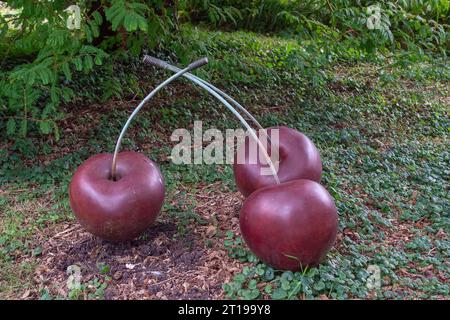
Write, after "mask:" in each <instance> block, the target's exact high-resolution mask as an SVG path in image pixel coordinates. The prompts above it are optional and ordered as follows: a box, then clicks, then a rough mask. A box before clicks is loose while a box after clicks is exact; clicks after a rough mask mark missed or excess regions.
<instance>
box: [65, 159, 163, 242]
mask: <svg viewBox="0 0 450 320" xmlns="http://www.w3.org/2000/svg"><path fill="white" fill-rule="evenodd" d="M111 162H112V154H109V153H103V154H98V155H95V156H92V157H90V158H89V159H87V160H86V161H85V162H83V163H82V164H81V165H80V167H79V168H78V169H77V171H76V172H75V174H74V176H73V178H72V181H71V183H70V187H69V194H70V205H71V207H72V210H73V212H74V213H75V216H76V217H77V219H78V221H79V222H80V224H81V225H82V226H83V227H84V228H85V229H86V230H87V231H88V232H90V233H92V234H94V235H96V236H98V237H100V238H103V239H106V240H111V241H122V240H129V239H133V238H135V237H137V236H138V235H139V234H140V233H141V232H143V231H144V230H145V229H147V228H148V227H149V226H150V225H151V224H152V223H153V222H154V221H155V219H156V216H157V215H158V213H159V212H160V210H161V207H162V205H163V202H164V181H163V177H162V175H161V172H160V171H159V169H158V167H157V165H156V164H155V163H154V162H153V161H151V160H150V159H148V158H147V157H145V156H144V155H142V154H140V153H137V152H121V153H119V156H118V165H117V179H116V181H114V180H113V179H111V176H110V175H111Z"/></svg>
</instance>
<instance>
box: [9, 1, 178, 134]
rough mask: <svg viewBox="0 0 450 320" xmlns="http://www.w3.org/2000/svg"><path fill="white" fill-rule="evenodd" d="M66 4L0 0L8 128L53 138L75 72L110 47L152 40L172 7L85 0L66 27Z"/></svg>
mask: <svg viewBox="0 0 450 320" xmlns="http://www.w3.org/2000/svg"><path fill="white" fill-rule="evenodd" d="M66 7H67V2H66V1H51V2H48V1H39V2H36V1H31V0H17V1H9V2H8V7H3V8H0V10H1V16H0V68H1V69H2V70H3V72H2V73H1V74H0V119H1V121H0V130H4V129H6V131H7V133H8V134H9V135H16V134H20V135H21V136H25V135H26V134H27V132H28V131H29V129H30V127H33V128H38V129H39V131H40V132H41V133H42V134H50V133H53V134H54V135H55V136H56V138H58V135H59V134H58V127H57V125H56V122H55V120H58V119H59V118H61V114H60V110H59V109H58V106H59V105H60V104H61V103H64V102H69V101H71V100H72V99H73V98H74V96H75V95H78V94H79V93H77V92H75V91H74V90H73V88H71V84H72V83H73V81H74V78H76V77H77V76H78V74H89V73H92V71H93V70H98V69H99V68H100V66H102V65H105V61H106V62H107V63H106V64H107V65H108V64H109V65H110V64H111V61H112V60H111V58H112V56H111V53H113V52H114V53H115V52H118V51H123V50H130V51H131V52H134V53H139V52H140V51H141V49H142V47H143V45H144V44H145V45H146V46H155V45H157V44H158V43H159V42H160V41H161V39H163V38H164V37H165V36H167V34H168V33H169V31H170V30H171V28H173V27H174V23H173V19H172V16H171V11H172V10H173V8H172V7H170V6H168V7H165V6H164V4H162V3H161V1H156V0H147V1H144V0H135V1H133V2H129V1H124V0H110V1H86V2H84V6H83V7H81V8H80V9H81V10H80V11H81V12H80V15H81V19H80V26H79V29H78V28H75V29H72V28H68V19H69V18H70V17H71V13H70V12H68V11H67V10H66ZM102 68H103V69H104V70H112V68H108V67H106V68H105V67H102ZM109 78H110V79H112V78H113V74H110V77H109ZM110 84H111V81H106V82H105V83H104V85H105V86H107V85H110ZM104 89H105V90H107V89H108V88H104Z"/></svg>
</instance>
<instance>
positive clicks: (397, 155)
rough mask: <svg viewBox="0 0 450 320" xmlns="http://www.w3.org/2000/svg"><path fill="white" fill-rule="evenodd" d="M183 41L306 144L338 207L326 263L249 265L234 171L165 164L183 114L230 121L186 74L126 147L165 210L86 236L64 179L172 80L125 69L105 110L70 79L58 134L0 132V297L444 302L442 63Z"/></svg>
mask: <svg viewBox="0 0 450 320" xmlns="http://www.w3.org/2000/svg"><path fill="white" fill-rule="evenodd" d="M184 32H185V35H184V39H185V41H186V43H189V42H190V40H192V39H195V40H196V41H192V42H193V43H194V42H195V43H202V46H201V47H198V48H195V49H196V51H193V53H192V57H194V56H195V57H200V56H202V55H208V57H209V59H210V63H209V65H208V66H207V67H205V68H204V69H201V70H198V71H196V72H195V73H196V74H198V75H200V76H202V77H205V78H207V79H209V80H210V81H212V82H213V83H214V84H217V86H219V87H220V88H221V89H223V90H224V91H225V92H227V93H229V94H231V95H232V96H233V97H235V98H236V100H238V101H239V102H241V103H242V104H243V105H244V106H246V107H248V109H249V110H250V111H251V112H252V113H253V114H254V115H255V116H256V117H257V119H258V120H260V122H261V124H262V125H263V126H265V127H269V126H273V125H286V126H289V127H291V128H295V129H297V130H299V131H301V132H303V133H305V134H306V135H307V136H309V137H310V138H311V139H312V141H314V143H315V144H316V146H317V147H318V149H319V151H320V153H321V157H322V161H323V168H324V173H323V177H322V183H323V185H324V186H325V187H326V188H327V189H328V190H329V191H330V193H331V194H332V196H333V197H334V199H335V202H336V205H337V207H338V212H339V232H338V238H337V241H336V243H335V245H334V247H333V249H332V250H331V251H330V252H329V253H328V256H327V259H326V260H325V261H324V262H323V263H322V264H321V265H320V266H319V267H317V268H311V269H306V270H303V271H302V272H296V273H292V272H283V271H278V270H273V269H272V268H271V267H269V266H267V265H265V264H264V263H262V262H260V261H258V259H257V258H256V257H255V256H254V255H252V254H251V253H250V252H249V251H248V248H247V247H246V245H245V243H244V242H243V241H242V238H241V236H240V231H239V219H238V216H239V210H240V207H241V205H242V201H243V197H242V196H241V195H240V194H239V192H238V191H237V189H236V186H235V183H234V178H233V172H232V168H231V167H230V166H228V165H196V166H187V165H186V166H183V165H175V164H173V163H172V162H171V161H170V159H169V155H170V150H171V148H172V146H173V145H174V144H175V143H173V142H171V141H170V139H169V138H170V134H171V132H172V131H173V130H175V129H177V128H192V125H193V123H194V120H202V121H203V122H204V123H203V127H204V128H203V130H206V129H207V128H212V127H216V128H218V129H225V128H238V127H239V123H238V122H237V121H236V120H235V119H234V118H233V117H232V115H231V114H229V113H228V112H227V111H226V110H225V109H224V107H223V106H222V105H220V104H219V103H218V102H217V101H214V100H212V99H211V98H210V97H208V96H207V95H206V94H205V93H204V92H202V91H200V89H198V88H195V87H193V85H192V84H191V83H188V82H187V81H185V80H179V81H177V82H176V83H174V84H173V85H171V86H170V87H169V88H167V89H165V90H163V91H162V92H161V93H159V94H158V96H157V97H156V98H155V100H152V101H151V103H149V104H148V105H147V106H146V107H145V108H144V109H143V110H142V112H141V114H140V115H139V116H138V117H137V118H136V121H135V123H134V124H133V125H132V126H131V128H130V130H129V132H128V134H127V136H126V139H125V140H124V143H123V149H127V150H135V151H139V152H142V153H144V154H145V155H147V156H148V157H150V158H151V159H153V160H154V161H156V162H157V163H158V164H159V165H160V167H161V170H162V172H163V175H164V178H165V182H166V201H165V204H164V207H163V210H162V212H161V214H160V216H159V218H158V219H157V222H156V223H155V225H154V226H152V227H151V228H150V229H149V230H148V231H147V232H145V233H144V234H143V235H142V236H141V237H140V238H139V239H136V240H133V241H129V242H125V243H121V244H113V243H109V242H106V241H102V240H100V239H98V238H95V237H93V236H92V235H90V234H88V233H87V232H85V231H84V230H83V229H82V228H81V226H80V225H79V224H78V223H77V221H76V219H75V217H74V216H73V214H72V212H71V209H70V206H69V198H68V184H69V182H70V179H71V177H72V175H73V173H74V172H75V170H76V168H77V166H78V165H80V164H81V163H82V162H83V161H84V160H85V159H87V158H88V157H89V156H91V155H93V154H96V153H100V152H112V151H113V148H114V143H115V140H116V137H117V136H118V134H119V131H120V128H121V126H122V125H123V123H124V121H125V120H126V118H127V117H128V115H129V114H130V112H131V110H132V109H133V108H134V107H135V106H136V105H137V103H139V101H140V99H141V98H142V97H143V95H144V93H146V92H149V91H150V90H151V89H152V88H154V87H155V86H156V85H157V84H158V83H159V82H161V81H162V80H163V79H164V78H165V77H167V76H168V75H169V74H168V73H165V72H161V71H158V70H156V69H153V68H152V67H149V66H144V65H141V63H140V62H139V60H137V61H127V62H126V63H120V64H119V63H118V65H117V70H116V71H117V73H116V74H117V79H116V82H113V83H112V85H111V90H112V92H113V94H110V95H108V96H112V97H110V98H105V100H106V101H105V102H104V103H99V102H96V103H91V102H90V101H91V100H90V99H89V97H92V96H96V95H97V96H99V95H102V94H104V92H101V91H100V90H98V89H96V88H97V87H96V82H95V81H101V80H102V79H101V75H100V78H92V77H85V78H81V79H79V81H78V82H76V83H75V84H73V89H74V90H75V92H76V95H77V99H76V101H74V102H72V103H70V104H68V105H66V106H65V114H64V117H63V118H62V119H61V120H60V121H59V123H58V124H59V128H60V132H59V134H58V135H59V139H56V138H54V137H53V138H48V137H45V136H41V135H36V136H33V135H32V136H31V137H28V138H26V139H22V138H14V139H13V138H11V137H6V135H3V133H2V136H1V137H2V138H1V142H0V231H1V233H0V298H4V299H5V298H6V299H14V298H23V299H130V298H136V299H174V298H176V299H178V298H186V299H196V298H197V299H198V298H203V299H219V298H231V299H236V298H243V299H256V298H259V299H261V298H263V299H313V298H314V299H348V298H357V299H423V298H431V299H448V297H449V294H450V292H449V280H448V279H449V272H450V263H449V250H450V243H449V238H448V232H449V227H450V220H449V216H448V213H449V203H448V199H449V189H448V187H449V178H448V177H449V160H450V157H449V146H450V141H449V140H448V128H449V120H448V112H449V105H450V95H449V92H450V82H449V80H450V69H449V68H448V65H447V62H446V61H445V59H426V58H425V57H424V58H423V59H421V60H418V61H417V60H416V61H415V60H414V59H409V60H408V57H406V58H405V56H404V55H403V56H399V55H392V56H390V57H380V58H379V59H375V60H373V61H367V60H364V59H360V58H358V57H356V54H353V53H352V51H351V50H349V51H348V54H347V57H342V56H341V57H339V58H336V59H334V58H329V57H328V55H327V53H323V50H322V51H320V50H318V51H317V52H316V54H314V53H311V52H313V51H311V50H310V48H311V47H314V46H317V47H318V48H319V47H320V46H321V45H323V44H315V43H314V42H307V43H303V42H300V41H296V40H295V39H294V38H290V37H277V36H263V35H257V34H253V33H244V32H230V33H227V32H213V31H207V30H203V29H194V28H191V27H186V30H185V31H184ZM199 39H200V40H202V41H198V40H199ZM171 49H172V50H173V51H174V52H176V51H177V50H182V49H183V48H178V47H173V48H171ZM406 55H407V53H406ZM186 59H187V58H186ZM186 62H188V61H181V62H180V61H179V62H178V64H179V65H181V64H183V63H186ZM74 266H76V267H74ZM77 267H78V268H79V270H80V272H81V281H82V286H81V288H78V289H72V290H71V289H69V288H68V286H67V281H68V280H70V277H71V276H72V275H73V274H72V271H71V270H75V269H76V268H77ZM74 268H75V269H74ZM378 275H379V281H378V278H377V276H378Z"/></svg>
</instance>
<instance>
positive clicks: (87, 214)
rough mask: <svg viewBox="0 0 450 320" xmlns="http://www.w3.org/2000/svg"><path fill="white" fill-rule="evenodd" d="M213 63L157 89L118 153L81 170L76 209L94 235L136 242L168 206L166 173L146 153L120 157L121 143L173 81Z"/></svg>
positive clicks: (73, 192)
mask: <svg viewBox="0 0 450 320" xmlns="http://www.w3.org/2000/svg"><path fill="white" fill-rule="evenodd" d="M207 62H208V60H207V59H206V58H203V59H200V60H198V61H195V62H193V63H191V64H190V65H189V66H187V67H186V68H184V69H183V70H180V71H179V72H177V73H176V74H174V75H173V76H171V77H170V78H168V79H167V80H166V81H164V82H163V83H161V84H160V85H159V86H157V87H156V88H155V89H154V90H153V91H152V92H151V93H150V94H149V95H147V96H146V97H145V98H144V100H143V101H142V102H141V103H140V104H139V105H138V106H137V107H136V109H135V110H134V111H133V113H132V114H131V115H130V117H129V118H128V120H127V122H126V124H125V125H124V127H123V128H122V131H121V132H120V136H119V138H118V139H117V143H116V147H115V150H114V154H110V153H104V154H98V155H95V156H92V157H90V158H89V159H88V160H86V161H85V162H83V163H82V164H81V165H80V167H79V168H78V169H77V171H76V172H75V174H74V176H73V178H72V181H71V183H70V186H69V196H70V205H71V207H72V210H73V212H74V213H75V216H76V217H77V219H78V221H79V222H80V224H81V225H82V226H83V227H84V228H85V229H86V230H87V231H88V232H90V233H92V234H94V235H96V236H98V237H100V238H103V239H106V240H110V241H123V240H130V239H133V238H135V237H137V236H138V235H139V234H140V233H141V232H143V231H144V230H145V229H147V228H148V227H149V226H150V225H151V224H152V223H153V222H154V221H155V219H156V217H157V215H158V213H159V211H160V210H161V207H162V205H163V202H164V181H163V177H162V175H161V172H160V171H159V169H158V166H157V165H156V164H155V163H154V162H153V161H151V160H150V159H148V158H147V157H145V156H144V155H142V154H140V153H137V152H121V153H119V149H120V145H121V141H122V138H123V136H124V134H125V132H126V130H127V129H128V126H129V125H130V123H131V121H132V120H133V118H134V117H135V116H136V114H137V113H138V112H139V110H140V109H141V108H142V107H143V106H144V104H145V103H146V102H147V101H149V100H150V99H151V98H152V97H153V96H154V95H155V94H156V93H157V92H158V91H159V90H161V89H162V88H164V87H165V86H166V85H168V84H169V83H171V82H172V81H173V80H175V79H177V78H179V77H180V76H182V75H183V74H184V73H186V72H188V71H190V70H193V69H195V68H198V67H201V66H202V65H204V64H206V63H207Z"/></svg>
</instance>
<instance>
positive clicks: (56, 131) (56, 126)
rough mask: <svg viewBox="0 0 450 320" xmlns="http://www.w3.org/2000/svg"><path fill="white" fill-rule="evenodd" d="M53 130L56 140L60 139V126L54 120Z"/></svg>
mask: <svg viewBox="0 0 450 320" xmlns="http://www.w3.org/2000/svg"><path fill="white" fill-rule="evenodd" d="M53 132H54V134H55V140H56V141H59V139H60V138H61V136H60V134H59V127H58V125H57V124H56V122H53Z"/></svg>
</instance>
